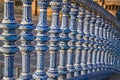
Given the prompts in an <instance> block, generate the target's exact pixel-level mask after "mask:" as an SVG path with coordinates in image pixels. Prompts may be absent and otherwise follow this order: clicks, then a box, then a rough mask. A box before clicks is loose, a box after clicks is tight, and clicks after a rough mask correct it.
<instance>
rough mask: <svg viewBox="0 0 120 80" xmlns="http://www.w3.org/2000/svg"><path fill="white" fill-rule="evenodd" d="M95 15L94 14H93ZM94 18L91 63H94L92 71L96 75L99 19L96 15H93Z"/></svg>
mask: <svg viewBox="0 0 120 80" xmlns="http://www.w3.org/2000/svg"><path fill="white" fill-rule="evenodd" d="M95 16H96V15H95ZM95 18H96V23H95V29H94V34H95V38H94V42H95V44H94V51H93V61H92V62H93V65H94V69H93V72H94V75H95V76H96V75H97V73H96V72H97V52H98V50H99V49H98V40H99V39H98V34H99V28H98V26H99V20H98V18H97V16H96V17H95Z"/></svg>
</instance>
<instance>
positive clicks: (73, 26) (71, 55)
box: [67, 3, 79, 78]
mask: <svg viewBox="0 0 120 80" xmlns="http://www.w3.org/2000/svg"><path fill="white" fill-rule="evenodd" d="M71 6H72V8H71V12H70V17H71V19H70V30H71V33H70V34H69V37H70V38H71V40H70V41H69V43H68V44H69V46H70V48H69V50H68V60H67V70H68V74H67V78H72V77H74V72H75V68H74V59H75V56H74V55H75V50H76V48H77V47H76V44H75V43H76V42H77V38H76V35H77V29H76V27H77V25H76V18H77V15H78V8H79V7H78V5H77V4H76V3H73V4H72V5H71Z"/></svg>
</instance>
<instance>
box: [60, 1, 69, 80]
mask: <svg viewBox="0 0 120 80" xmlns="http://www.w3.org/2000/svg"><path fill="white" fill-rule="evenodd" d="M62 2H63V6H62V25H61V30H62V32H61V33H60V38H61V41H60V48H61V49H60V58H59V69H58V71H59V73H60V77H59V79H60V80H65V79H66V74H67V68H66V63H67V58H66V57H67V50H68V49H69V46H68V42H69V41H70V38H69V35H68V34H69V33H70V29H69V25H68V24H69V23H68V19H69V12H70V7H71V5H70V3H71V1H70V0H62Z"/></svg>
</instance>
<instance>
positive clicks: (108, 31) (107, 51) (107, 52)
mask: <svg viewBox="0 0 120 80" xmlns="http://www.w3.org/2000/svg"><path fill="white" fill-rule="evenodd" d="M110 31H111V28H110V25H109V26H108V28H107V37H106V38H107V42H106V45H107V46H106V52H105V59H106V61H105V64H106V71H108V67H109V66H108V64H109V63H108V59H109V57H108V56H109V47H110V46H109V44H110V41H109V39H110Z"/></svg>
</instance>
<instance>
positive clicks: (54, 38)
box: [47, 0, 62, 80]
mask: <svg viewBox="0 0 120 80" xmlns="http://www.w3.org/2000/svg"><path fill="white" fill-rule="evenodd" d="M50 5H51V8H52V11H53V14H52V24H51V27H50V46H49V50H50V66H49V70H48V72H47V73H48V77H49V78H48V80H51V79H52V80H57V77H58V70H57V65H56V61H57V53H58V51H59V49H60V47H59V45H58V42H59V41H60V37H59V33H60V32H61V30H60V28H59V12H60V10H61V5H62V4H61V0H52V1H51V2H50Z"/></svg>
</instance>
